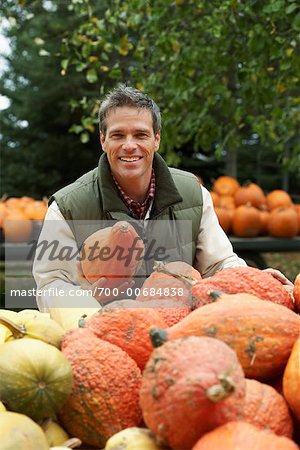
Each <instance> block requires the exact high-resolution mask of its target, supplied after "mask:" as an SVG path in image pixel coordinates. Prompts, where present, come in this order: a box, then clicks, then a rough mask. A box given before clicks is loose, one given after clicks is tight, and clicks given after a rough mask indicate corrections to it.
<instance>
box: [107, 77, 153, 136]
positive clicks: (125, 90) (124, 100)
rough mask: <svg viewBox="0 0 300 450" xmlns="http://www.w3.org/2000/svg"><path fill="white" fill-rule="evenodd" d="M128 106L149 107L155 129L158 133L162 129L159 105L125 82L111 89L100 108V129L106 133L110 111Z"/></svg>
mask: <svg viewBox="0 0 300 450" xmlns="http://www.w3.org/2000/svg"><path fill="white" fill-rule="evenodd" d="M123 106H128V107H131V108H139V109H147V110H148V111H150V112H151V115H152V123H153V131H154V134H157V133H158V132H159V131H160V129H161V116H160V111H159V107H158V106H157V104H156V103H155V102H154V101H153V100H152V99H151V98H150V97H148V95H146V94H144V93H143V92H141V91H139V90H138V89H135V88H133V87H130V86H126V85H125V84H120V85H119V86H117V87H116V88H115V89H113V90H112V91H110V92H109V93H108V94H107V95H106V97H105V98H104V100H103V102H102V103H101V105H100V109H99V129H100V131H101V132H102V133H103V134H104V136H105V135H106V131H107V123H106V118H107V115H108V113H109V112H110V111H111V110H113V109H115V108H121V107H123Z"/></svg>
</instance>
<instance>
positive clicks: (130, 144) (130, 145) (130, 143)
mask: <svg viewBox="0 0 300 450" xmlns="http://www.w3.org/2000/svg"><path fill="white" fill-rule="evenodd" d="M122 147H123V149H124V150H127V151H131V150H135V148H136V141H135V139H134V137H133V136H126V138H125V141H124V142H123V145H122Z"/></svg>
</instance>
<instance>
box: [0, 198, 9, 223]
mask: <svg viewBox="0 0 300 450" xmlns="http://www.w3.org/2000/svg"><path fill="white" fill-rule="evenodd" d="M7 214H8V211H7V208H6V205H5V203H4V202H0V227H2V225H3V221H4V219H5V217H6V216H7Z"/></svg>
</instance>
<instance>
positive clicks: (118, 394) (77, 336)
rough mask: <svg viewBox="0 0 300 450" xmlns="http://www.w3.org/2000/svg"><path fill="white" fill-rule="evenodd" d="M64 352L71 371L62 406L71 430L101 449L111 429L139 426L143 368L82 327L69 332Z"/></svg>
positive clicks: (63, 420) (63, 421) (62, 416)
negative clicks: (69, 389) (70, 392)
mask: <svg viewBox="0 0 300 450" xmlns="http://www.w3.org/2000/svg"><path fill="white" fill-rule="evenodd" d="M66 312H67V311H66ZM62 352H63V353H64V355H65V356H66V358H67V359H68V360H69V361H70V363H71V366H72V373H73V389H72V394H71V395H70V397H69V398H68V400H67V402H66V403H65V404H64V406H63V408H62V410H61V411H60V422H61V424H62V425H63V427H64V428H65V429H66V431H68V432H69V434H70V435H72V436H77V437H78V438H79V439H80V440H82V441H83V442H85V443H86V444H88V445H92V446H95V447H97V448H103V447H104V446H105V443H106V441H107V439H108V438H110V437H111V436H112V435H113V434H115V433H117V432H119V431H121V430H123V429H124V428H129V427H136V426H138V425H139V423H140V421H141V418H142V417H141V410H140V407H139V390H140V384H141V371H140V369H139V368H138V366H137V364H136V362H135V361H134V360H133V359H132V358H130V356H129V355H128V354H127V353H126V352H124V351H123V350H122V349H121V348H119V347H117V346H116V345H113V344H111V343H110V342H106V341H104V340H102V339H99V338H97V337H96V336H95V335H94V334H93V333H92V332H91V331H90V330H88V329H86V328H78V329H75V330H72V331H71V332H69V333H67V334H66V335H65V337H64V340H63V343H62Z"/></svg>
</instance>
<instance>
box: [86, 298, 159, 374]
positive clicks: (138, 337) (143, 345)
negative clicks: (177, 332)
mask: <svg viewBox="0 0 300 450" xmlns="http://www.w3.org/2000/svg"><path fill="white" fill-rule="evenodd" d="M152 325H156V326H159V327H164V326H166V323H165V321H164V320H163V318H162V317H161V315H160V314H159V312H158V311H157V310H155V309H154V308H146V307H144V308H129V309H128V308H121V309H115V308H114V309H109V305H107V307H106V308H105V311H103V310H101V311H99V313H96V314H94V315H93V316H92V317H91V318H90V319H89V320H88V321H87V322H86V323H85V327H86V328H88V329H90V330H92V331H93V332H94V334H95V336H97V337H99V338H101V339H103V340H105V341H107V342H110V343H111V344H114V345H117V346H118V347H120V348H121V349H123V350H124V351H125V352H126V353H127V354H128V355H129V356H131V358H132V359H134V360H135V361H136V363H137V365H138V366H139V368H140V369H141V370H143V369H144V367H145V365H146V362H147V361H148V359H149V356H150V354H151V352H152V350H153V347H152V345H151V341H150V339H149V329H150V326H152Z"/></svg>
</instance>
